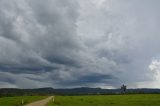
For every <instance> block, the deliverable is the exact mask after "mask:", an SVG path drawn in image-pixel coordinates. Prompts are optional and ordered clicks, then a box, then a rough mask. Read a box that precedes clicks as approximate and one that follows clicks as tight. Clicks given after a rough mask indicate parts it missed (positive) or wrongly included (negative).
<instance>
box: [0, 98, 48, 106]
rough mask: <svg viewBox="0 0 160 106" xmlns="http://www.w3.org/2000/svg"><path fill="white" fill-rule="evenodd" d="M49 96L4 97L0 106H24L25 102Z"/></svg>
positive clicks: (0, 100) (0, 99)
mask: <svg viewBox="0 0 160 106" xmlns="http://www.w3.org/2000/svg"><path fill="white" fill-rule="evenodd" d="M46 97H47V96H18V97H2V98H0V106H23V105H22V104H21V103H22V101H23V102H24V104H27V103H30V102H33V101H37V100H41V99H44V98H46Z"/></svg>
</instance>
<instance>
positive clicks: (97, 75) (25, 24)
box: [0, 0, 160, 88]
mask: <svg viewBox="0 0 160 106" xmlns="http://www.w3.org/2000/svg"><path fill="white" fill-rule="evenodd" d="M159 4H160V1H159V0H140V1H139V0H0V88H42V87H53V88H74V87H101V88H119V87H120V86H121V85H122V84H126V85H127V86H128V87H129V88H160V29H159V28H160V20H159V19H160V12H159V11H160V6H159Z"/></svg>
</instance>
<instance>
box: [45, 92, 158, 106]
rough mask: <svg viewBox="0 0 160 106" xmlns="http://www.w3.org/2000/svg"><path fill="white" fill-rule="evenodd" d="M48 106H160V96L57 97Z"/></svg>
mask: <svg viewBox="0 0 160 106" xmlns="http://www.w3.org/2000/svg"><path fill="white" fill-rule="evenodd" d="M47 106H160V95H159V94H134V95H99V96H98V95H97V96H55V101H54V102H53V101H50V102H49V103H48V105H47Z"/></svg>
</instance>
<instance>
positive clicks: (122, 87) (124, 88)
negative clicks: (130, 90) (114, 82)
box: [121, 84, 127, 93]
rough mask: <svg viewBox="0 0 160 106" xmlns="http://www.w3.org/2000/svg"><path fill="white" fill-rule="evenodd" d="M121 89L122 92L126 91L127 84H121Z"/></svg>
mask: <svg viewBox="0 0 160 106" xmlns="http://www.w3.org/2000/svg"><path fill="white" fill-rule="evenodd" d="M121 90H122V93H125V92H126V90H127V86H126V85H124V84H123V85H122V86H121Z"/></svg>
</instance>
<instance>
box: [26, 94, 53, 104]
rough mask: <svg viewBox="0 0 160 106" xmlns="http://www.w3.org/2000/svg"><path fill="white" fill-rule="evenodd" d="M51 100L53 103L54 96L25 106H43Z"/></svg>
mask: <svg viewBox="0 0 160 106" xmlns="http://www.w3.org/2000/svg"><path fill="white" fill-rule="evenodd" d="M51 99H53V101H54V96H50V97H48V98H46V99H43V100H40V101H36V102H33V103H30V104H27V105H25V106H45V105H46V104H47V103H48V102H49V101H50V100H51Z"/></svg>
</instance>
